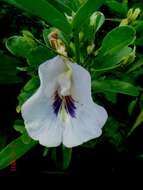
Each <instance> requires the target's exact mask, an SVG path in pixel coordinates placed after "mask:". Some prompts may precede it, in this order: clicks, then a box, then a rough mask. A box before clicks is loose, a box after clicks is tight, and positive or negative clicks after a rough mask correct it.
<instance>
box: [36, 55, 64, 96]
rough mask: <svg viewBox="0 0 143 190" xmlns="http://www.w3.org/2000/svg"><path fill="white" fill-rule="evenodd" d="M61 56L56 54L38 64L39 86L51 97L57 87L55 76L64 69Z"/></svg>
mask: <svg viewBox="0 0 143 190" xmlns="http://www.w3.org/2000/svg"><path fill="white" fill-rule="evenodd" d="M65 68H66V64H65V63H64V61H63V58H62V57H60V56H56V57H54V58H52V59H50V60H48V61H46V62H45V63H43V64H41V65H40V66H39V77H40V81H41V88H43V92H44V93H45V95H46V96H47V97H51V96H52V95H53V93H54V92H55V90H56V87H57V78H58V76H59V75H60V74H62V73H63V72H64V71H65Z"/></svg>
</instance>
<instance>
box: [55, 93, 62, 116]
mask: <svg viewBox="0 0 143 190" xmlns="http://www.w3.org/2000/svg"><path fill="white" fill-rule="evenodd" d="M61 105H62V99H61V98H60V96H59V95H58V93H57V92H55V96H54V102H53V109H54V113H55V114H56V115H58V113H59V110H60V108H61Z"/></svg>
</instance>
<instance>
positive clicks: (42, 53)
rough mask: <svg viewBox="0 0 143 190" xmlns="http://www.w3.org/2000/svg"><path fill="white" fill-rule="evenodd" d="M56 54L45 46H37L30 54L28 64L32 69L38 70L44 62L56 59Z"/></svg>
mask: <svg viewBox="0 0 143 190" xmlns="http://www.w3.org/2000/svg"><path fill="white" fill-rule="evenodd" d="M54 55H55V53H53V52H52V51H51V50H49V49H48V48H46V47H45V46H37V47H35V48H33V49H31V51H30V52H29V53H28V55H27V62H28V63H29V65H31V66H32V67H34V68H36V69H38V66H39V65H40V64H42V63H43V62H45V61H47V60H48V59H51V58H52V57H54Z"/></svg>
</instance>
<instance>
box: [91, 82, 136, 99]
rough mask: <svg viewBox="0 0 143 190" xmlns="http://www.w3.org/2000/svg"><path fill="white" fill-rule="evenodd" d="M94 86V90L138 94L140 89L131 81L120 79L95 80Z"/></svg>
mask: <svg viewBox="0 0 143 190" xmlns="http://www.w3.org/2000/svg"><path fill="white" fill-rule="evenodd" d="M92 87H93V90H94V92H113V93H121V94H127V95H130V96H138V95H139V90H138V88H137V87H135V86H133V85H132V84H130V83H127V82H124V81H119V80H104V81H93V82H92Z"/></svg>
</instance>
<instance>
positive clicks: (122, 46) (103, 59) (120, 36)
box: [95, 26, 135, 70]
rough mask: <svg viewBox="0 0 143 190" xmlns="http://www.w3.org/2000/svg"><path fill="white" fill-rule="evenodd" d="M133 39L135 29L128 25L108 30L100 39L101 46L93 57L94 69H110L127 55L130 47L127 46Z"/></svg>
mask: <svg viewBox="0 0 143 190" xmlns="http://www.w3.org/2000/svg"><path fill="white" fill-rule="evenodd" d="M134 39H135V30H134V29H133V28H132V27H130V26H121V27H117V28H115V29H113V30H112V31H110V32H109V33H108V34H107V35H106V36H105V38H104V39H103V41H102V46H101V48H100V50H99V52H98V55H97V57H96V59H95V68H96V70H100V69H106V68H107V69H108V68H109V69H110V67H111V69H112V66H114V65H116V64H118V63H120V62H121V61H122V60H123V59H125V58H126V57H128V56H129V54H130V53H131V51H132V49H131V48H129V47H128V46H129V45H130V44H132V43H133V41H134Z"/></svg>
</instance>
